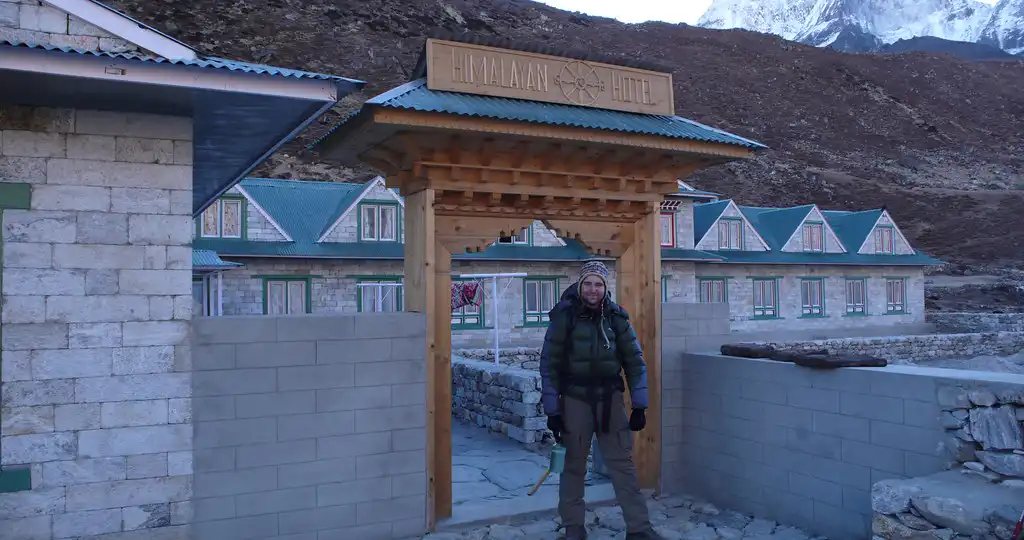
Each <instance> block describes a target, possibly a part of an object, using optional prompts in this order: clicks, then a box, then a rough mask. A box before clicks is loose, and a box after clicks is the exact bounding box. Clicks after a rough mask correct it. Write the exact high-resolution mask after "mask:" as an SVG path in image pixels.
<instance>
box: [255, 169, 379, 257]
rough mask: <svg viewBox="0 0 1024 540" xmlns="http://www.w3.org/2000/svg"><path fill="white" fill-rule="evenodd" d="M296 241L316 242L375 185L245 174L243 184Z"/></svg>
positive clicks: (300, 242)
mask: <svg viewBox="0 0 1024 540" xmlns="http://www.w3.org/2000/svg"><path fill="white" fill-rule="evenodd" d="M239 185H241V186H242V188H243V189H245V191H246V192H247V193H249V194H250V195H252V197H253V198H254V199H256V202H257V203H258V204H259V205H260V206H261V207H263V209H264V210H266V211H267V213H269V214H270V215H271V216H272V217H273V218H274V221H277V223H278V225H280V226H281V227H282V228H284V230H285V231H287V232H288V235H289V236H291V237H292V240H294V241H295V242H296V243H299V244H314V243H316V241H317V239H319V238H320V235H321V234H323V233H324V231H325V230H326V229H327V228H328V227H330V226H331V225H332V224H333V223H334V222H335V221H337V219H338V218H339V217H340V216H341V214H342V213H344V212H345V210H347V209H348V207H349V206H351V205H352V203H353V202H355V200H356V199H357V198H358V197H359V195H360V194H362V193H363V192H364V191H366V190H367V189H369V187H370V186H371V185H372V183H371V182H367V183H365V184H352V183H348V182H309V181H302V180H277V179H271V178H246V179H245V180H242V181H241V182H240V184H239Z"/></svg>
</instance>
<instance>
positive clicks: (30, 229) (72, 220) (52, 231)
mask: <svg viewBox="0 0 1024 540" xmlns="http://www.w3.org/2000/svg"><path fill="white" fill-rule="evenodd" d="M3 222H4V230H3V239H4V242H5V243H6V242H38V243H48V244H73V243H75V241H76V239H77V237H78V228H77V225H78V216H77V215H76V214H75V213H73V212H47V211H42V210H40V211H31V212H29V211H16V210H8V211H6V212H4V213H3Z"/></svg>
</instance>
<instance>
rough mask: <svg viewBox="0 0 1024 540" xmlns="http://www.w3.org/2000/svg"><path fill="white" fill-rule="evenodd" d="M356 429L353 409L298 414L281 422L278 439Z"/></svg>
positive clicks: (342, 433)
mask: <svg viewBox="0 0 1024 540" xmlns="http://www.w3.org/2000/svg"><path fill="white" fill-rule="evenodd" d="M354 431H355V415H354V414H353V412H352V411H338V412H329V413H316V414H298V415H294V416H289V417H288V418H287V420H285V421H282V422H279V424H278V427H277V439H278V440H280V441H290V440H296V439H307V438H311V437H333V436H335V435H348V434H350V433H353V432H354Z"/></svg>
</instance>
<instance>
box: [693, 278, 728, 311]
mask: <svg viewBox="0 0 1024 540" xmlns="http://www.w3.org/2000/svg"><path fill="white" fill-rule="evenodd" d="M705 281H722V282H723V283H722V296H723V298H722V302H701V301H700V289H701V285H703V283H704V282H705ZM697 303H699V304H704V303H707V304H728V303H729V278H728V277H707V276H697Z"/></svg>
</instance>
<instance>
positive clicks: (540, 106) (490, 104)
mask: <svg viewBox="0 0 1024 540" xmlns="http://www.w3.org/2000/svg"><path fill="white" fill-rule="evenodd" d="M373 107H384V108H391V109H406V110H414V111H422V112H436V113H445V114H455V115H459V116H476V117H481V118H494V119H498V120H513V121H519V122H532V123H536V124H549V125H558V126H572V127H581V128H588V129H601V130H607V131H615V132H620V133H637V134H643V135H656V136H659V137H669V138H673V139H685V140H691V141H700V142H710V143H720V144H729V145H734V146H740V147H743V148H747V149H750V150H762V149H765V148H768V147H767V146H765V145H763V144H761V143H759V142H756V141H752V140H750V139H746V138H743V137H740V136H738V135H734V134H732V133H728V132H725V131H722V130H720V129H716V128H713V127H711V126H706V125H704V124H701V123H698V122H694V121H693V120H688V119H686V118H681V117H679V116H660V115H650V114H637V113H629V112H621V111H611V110H606V109H597V108H593V107H578V106H571V105H562V104H557V103H545V102H539V101H529V100H525V99H509V98H502V97H492V96H480V95H475V94H464V93H460V92H442V91H437V90H430V89H429V88H427V81H426V79H418V80H415V81H412V82H408V83H405V84H403V85H401V86H398V87H396V88H393V89H391V90H388V91H387V92H384V93H383V94H380V95H378V96H376V97H373V98H371V99H369V100H368V101H367V102H366V104H365V105H364V107H363V109H364V110H367V109H369V108H373ZM357 114H358V113H357ZM353 116H355V115H353ZM352 119H353V117H349V118H348V119H346V120H344V121H342V122H341V123H340V124H338V125H337V126H335V127H334V128H333V129H332V130H331V132H329V133H328V134H326V135H324V137H322V138H321V139H320V140H319V141H317V142H315V143H313V144H314V145H315V144H318V143H320V142H321V141H323V140H325V139H326V138H327V137H328V136H330V134H331V133H332V132H334V131H335V130H337V129H338V128H340V127H341V126H343V125H345V124H346V123H347V122H349V121H350V120H352Z"/></svg>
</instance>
